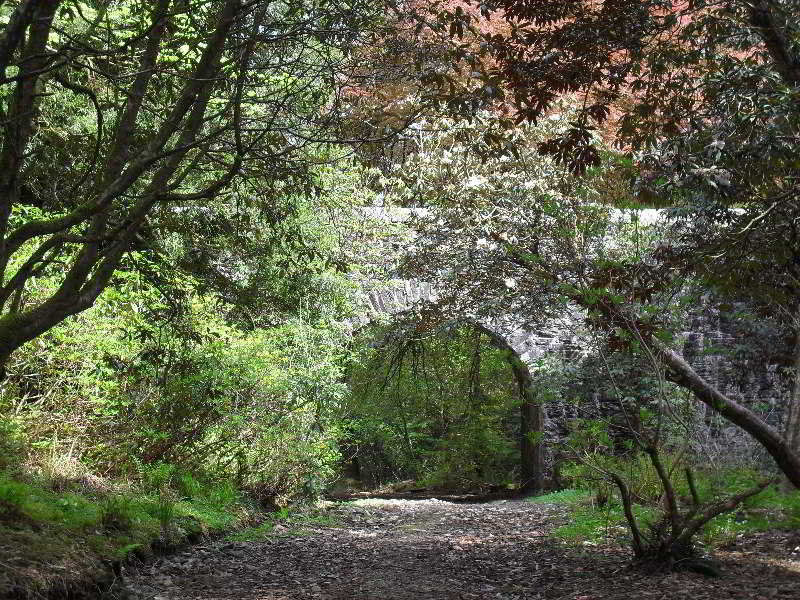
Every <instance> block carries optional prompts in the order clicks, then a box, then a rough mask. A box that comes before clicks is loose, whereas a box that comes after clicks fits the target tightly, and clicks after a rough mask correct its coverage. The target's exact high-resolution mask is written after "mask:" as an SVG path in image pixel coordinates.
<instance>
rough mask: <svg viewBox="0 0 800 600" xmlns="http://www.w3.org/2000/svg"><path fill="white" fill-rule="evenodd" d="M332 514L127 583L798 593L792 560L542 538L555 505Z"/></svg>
mask: <svg viewBox="0 0 800 600" xmlns="http://www.w3.org/2000/svg"><path fill="white" fill-rule="evenodd" d="M330 514H332V515H334V516H335V517H336V518H337V520H338V526H336V527H322V526H313V525H310V526H307V527H305V528H304V529H303V530H300V531H298V530H285V529H284V530H281V528H280V527H279V528H277V529H276V530H275V531H273V534H272V535H271V536H270V537H268V538H267V539H265V540H263V541H257V542H224V541H220V542H215V543H213V544H210V545H206V546H195V547H192V548H190V549H188V550H186V551H184V552H183V553H180V554H177V555H174V556H171V557H167V558H164V559H161V560H159V561H157V562H156V563H153V564H151V565H148V566H146V567H144V568H142V569H140V570H138V571H137V572H135V573H132V574H129V575H128V576H127V578H126V582H125V586H126V590H127V592H128V594H129V596H130V597H132V598H136V599H138V600H153V599H154V600H178V599H180V600H190V599H191V600H223V599H225V600H228V599H237V600H299V599H318V600H410V599H412V598H413V599H414V600H429V599H430V600H433V599H436V600H438V599H442V600H450V599H463V600H468V599H485V600H489V599H492V600H534V599H545V598H546V599H559V600H606V599H620V600H621V599H623V598H624V599H626V600H627V599H628V598H634V599H635V598H645V599H646V598H653V599H659V600H667V599H668V600H673V599H684V598H685V599H689V598H691V600H700V599H705V598H714V599H715V600H717V599H719V598H741V599H748V600H750V599H753V600H762V598H763V599H768V598H770V599H771V598H776V599H777V598H792V599H794V600H797V599H798V598H800V587H798V583H800V577H798V576H799V575H800V569H798V570H797V571H794V570H793V569H792V564H794V565H795V566H800V564H798V563H787V564H788V568H787V564H783V563H780V564H779V563H776V562H775V561H771V560H767V559H765V560H759V561H757V562H755V561H753V560H750V559H742V558H741V557H739V558H736V556H738V555H736V556H734V555H733V554H731V555H730V556H729V557H728V559H727V561H726V560H725V559H723V562H724V563H725V567H726V572H727V573H728V575H729V577H726V578H725V579H707V578H705V577H703V576H700V575H696V574H690V573H680V574H672V575H665V576H659V577H646V576H644V575H642V574H640V573H637V572H635V571H631V570H630V569H628V568H627V564H628V556H627V554H626V552H625V551H624V549H621V548H618V549H613V548H603V549H600V548H586V550H585V551H583V550H581V549H574V548H573V549H569V548H566V547H564V545H563V544H561V543H559V542H557V541H555V540H553V539H552V538H549V537H548V532H550V531H551V530H552V529H553V527H555V526H556V525H557V524H559V523H563V522H564V519H565V517H564V514H563V510H562V509H561V508H559V507H555V506H548V505H539V504H531V503H526V502H521V501H502V502H498V503H493V504H452V503H449V502H443V501H440V500H422V501H411V500H380V501H374V500H373V501H359V502H357V503H355V504H348V505H343V506H339V507H336V508H333V509H331V511H330ZM765 578H766V579H765ZM759 580H760V581H759ZM762 588H764V589H766V590H767V591H766V592H765V593H764V594H762ZM767 594H768V595H767Z"/></svg>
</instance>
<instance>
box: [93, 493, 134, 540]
mask: <svg viewBox="0 0 800 600" xmlns="http://www.w3.org/2000/svg"><path fill="white" fill-rule="evenodd" d="M100 523H101V525H102V526H103V527H104V528H105V529H106V530H110V531H119V532H127V531H130V530H131V528H132V527H133V523H134V517H133V498H131V497H130V496H126V495H122V494H118V495H112V496H109V497H108V498H106V499H105V500H103V502H102V504H101V505H100Z"/></svg>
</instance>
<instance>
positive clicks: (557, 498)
mask: <svg viewBox="0 0 800 600" xmlns="http://www.w3.org/2000/svg"><path fill="white" fill-rule="evenodd" d="M591 497H592V496H591V494H590V493H589V492H587V491H586V490H579V489H568V490H559V491H557V492H550V493H549V494H543V495H541V496H531V497H530V498H526V499H525V500H526V501H527V502H533V503H534V504H566V505H572V504H578V503H579V502H587V501H589V500H590V499H591Z"/></svg>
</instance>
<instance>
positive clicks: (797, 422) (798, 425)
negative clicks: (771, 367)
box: [781, 314, 800, 492]
mask: <svg viewBox="0 0 800 600" xmlns="http://www.w3.org/2000/svg"><path fill="white" fill-rule="evenodd" d="M795 331H796V334H795V342H794V374H793V378H794V379H793V381H792V391H791V395H790V396H789V402H788V405H787V406H786V419H785V421H784V424H783V437H784V439H785V440H786V445H787V446H788V447H789V450H790V451H791V452H793V453H794V454H796V455H798V456H800V314H798V323H797V324H796V325H795ZM792 483H793V482H792V480H791V479H789V478H788V477H787V478H786V479H785V480H784V481H783V483H782V486H781V487H782V488H783V489H784V491H787V492H788V491H790V490H791V489H792ZM795 487H797V484H795Z"/></svg>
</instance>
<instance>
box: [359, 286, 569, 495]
mask: <svg viewBox="0 0 800 600" xmlns="http://www.w3.org/2000/svg"><path fill="white" fill-rule="evenodd" d="M436 301H437V295H436V292H435V290H434V289H433V288H432V287H431V286H430V285H429V284H427V283H425V282H421V281H418V280H394V281H392V282H391V283H389V284H388V285H385V286H383V287H381V288H380V289H374V290H372V291H369V292H365V294H364V297H363V299H362V306H363V310H362V311H361V314H360V315H359V316H358V317H357V318H356V319H354V320H353V321H352V323H351V325H352V326H353V328H354V329H361V328H363V327H366V326H368V325H369V324H371V323H374V322H375V321H376V320H377V319H379V318H383V319H385V318H386V317H390V318H394V319H399V318H405V319H408V318H409V317H412V319H419V320H425V321H427V325H428V327H430V328H443V327H447V326H448V325H454V324H464V325H467V326H469V327H472V328H474V329H476V330H478V331H480V332H481V333H484V334H485V335H486V336H487V337H488V338H489V341H490V343H491V345H492V346H494V347H495V348H497V349H498V350H500V351H502V352H504V353H505V355H506V360H507V362H508V365H509V367H510V369H511V373H512V375H513V378H514V382H515V384H516V387H517V390H518V394H519V400H520V411H519V423H520V439H519V452H520V454H519V457H520V471H521V490H522V491H524V492H525V493H537V492H539V491H541V490H542V489H543V487H544V472H545V444H544V434H545V426H546V418H547V416H546V411H545V407H544V405H542V404H541V402H540V401H539V400H538V398H537V396H536V390H535V387H534V378H533V376H532V373H531V366H532V364H533V363H534V362H535V360H536V359H538V358H539V357H541V356H543V355H545V354H547V353H549V352H561V351H564V350H565V349H567V348H569V347H570V346H571V345H572V344H571V343H570V342H572V340H571V339H565V338H564V335H563V334H564V332H563V331H562V332H558V331H547V330H539V331H526V330H522V329H519V328H517V327H514V326H513V324H510V323H509V322H505V321H501V320H499V319H497V320H491V319H482V318H476V317H474V316H471V315H439V314H437V311H436ZM431 315H434V316H433V317H431Z"/></svg>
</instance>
